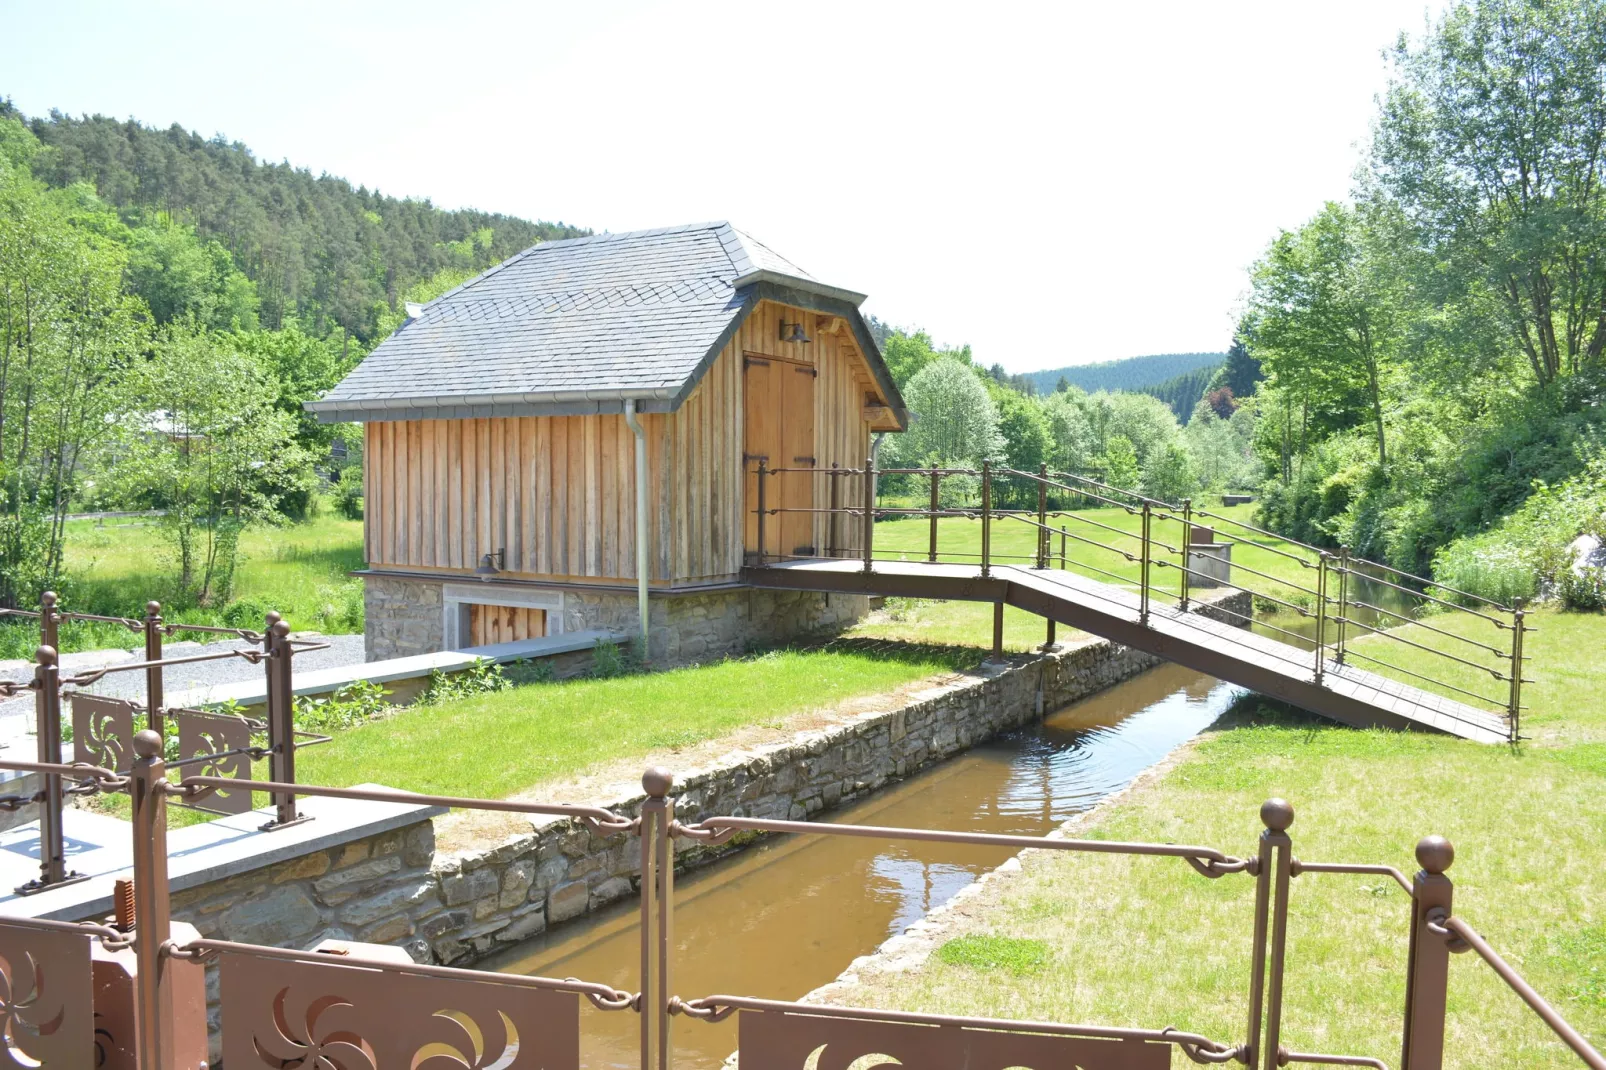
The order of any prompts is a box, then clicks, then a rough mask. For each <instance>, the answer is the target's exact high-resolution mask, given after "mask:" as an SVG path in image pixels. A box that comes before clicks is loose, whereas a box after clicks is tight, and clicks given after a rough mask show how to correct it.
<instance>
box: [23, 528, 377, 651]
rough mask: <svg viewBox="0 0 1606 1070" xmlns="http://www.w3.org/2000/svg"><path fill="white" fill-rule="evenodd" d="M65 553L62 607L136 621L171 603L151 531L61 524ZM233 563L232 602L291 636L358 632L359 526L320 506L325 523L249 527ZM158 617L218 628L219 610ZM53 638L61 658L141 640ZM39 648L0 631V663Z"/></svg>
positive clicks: (82, 630) (112, 629)
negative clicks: (270, 618)
mask: <svg viewBox="0 0 1606 1070" xmlns="http://www.w3.org/2000/svg"><path fill="white" fill-rule="evenodd" d="M114 525H116V526H114ZM66 546H67V574H68V576H69V577H70V578H71V579H70V582H69V583H68V584H67V585H65V589H64V591H63V592H62V593H63V602H62V608H63V609H67V610H76V611H78V612H81V613H99V614H104V615H107V616H129V617H137V616H141V615H143V613H144V607H145V603H146V602H148V601H150V600H151V599H152V598H155V599H157V600H158V601H162V602H171V601H172V594H173V571H174V570H173V569H171V568H169V567H168V565H167V559H168V558H167V555H168V549H167V544H166V543H165V542H163V541H162V539H161V536H160V534H159V533H158V530H157V528H156V526H155V525H154V524H150V523H138V524H127V522H125V521H117V520H113V521H108V522H107V523H106V524H104V525H101V524H98V523H97V522H95V521H92V520H77V521H73V522H71V523H69V524H68V525H67V541H66ZM240 557H241V561H240V565H239V571H238V572H237V573H236V576H235V585H234V598H235V599H236V600H239V599H250V600H253V601H256V602H260V603H261V604H262V605H264V606H266V607H269V608H274V609H277V610H278V611H279V612H280V613H282V614H284V616H285V618H286V619H287V620H289V621H290V623H291V625H293V626H294V627H296V628H308V629H316V630H318V631H322V632H328V633H331V634H341V633H348V632H360V631H362V623H363V621H362V581H361V580H356V579H352V578H350V577H348V576H347V575H346V573H347V572H350V571H351V570H353V569H359V568H362V567H363V547H362V521H360V520H346V519H344V518H342V517H339V516H336V515H335V514H334V513H333V511H332V510H330V509H328V508H327V507H326V508H325V510H324V512H323V515H321V516H319V517H317V518H315V519H313V520H309V521H306V522H304V523H300V524H287V525H285V526H283V527H259V528H253V529H251V530H250V531H247V532H246V533H245V534H244V535H243V536H242V537H241V538H240ZM166 616H167V617H168V619H170V620H172V619H177V620H181V621H184V622H186V623H190V624H221V623H223V620H222V617H221V614H220V613H219V611H218V609H217V608H212V609H187V610H180V611H178V612H177V613H170V614H166ZM255 623H256V625H258V626H260V624H261V621H256V622H255ZM180 638H197V637H196V636H189V637H184V636H180ZM61 639H62V643H61V645H62V647H63V649H64V650H69V651H71V650H92V649H95V648H97V647H118V646H120V647H128V646H133V645H135V644H136V643H138V642H139V637H138V636H137V635H134V634H133V633H131V632H129V631H128V630H127V629H125V628H121V627H119V626H117V625H108V624H99V623H93V622H81V621H69V622H66V623H65V624H63V625H62V629H61ZM38 645H39V638H38V626H37V625H36V624H35V623H34V622H32V621H27V622H26V623H20V622H19V623H6V624H0V658H20V657H32V656H33V651H34V648H35V647H36V646H38Z"/></svg>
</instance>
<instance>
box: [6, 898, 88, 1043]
mask: <svg viewBox="0 0 1606 1070" xmlns="http://www.w3.org/2000/svg"><path fill="white" fill-rule="evenodd" d="M89 939H90V938H89V937H88V936H87V935H82V934H79V933H72V932H61V931H57V930H53V929H39V928H34V927H32V926H29V925H28V924H27V923H25V922H15V923H13V922H10V921H4V922H0V1070H13V1068H15V1070H36V1068H38V1067H41V1066H43V1067H47V1068H50V1070H55V1068H57V1067H59V1068H60V1070H79V1068H81V1067H91V1066H94V1065H96V1064H95V1049H94V1024H93V1023H94V1020H93V1018H92V1014H91V1010H90V1008H91V1005H92V1002H93V993H94V987H93V982H92V979H91V973H90V955H89Z"/></svg>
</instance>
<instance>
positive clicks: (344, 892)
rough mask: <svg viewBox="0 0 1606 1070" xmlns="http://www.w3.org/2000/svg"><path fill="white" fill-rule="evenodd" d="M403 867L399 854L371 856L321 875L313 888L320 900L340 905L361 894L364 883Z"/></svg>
mask: <svg viewBox="0 0 1606 1070" xmlns="http://www.w3.org/2000/svg"><path fill="white" fill-rule="evenodd" d="M401 868H402V860H401V857H400V856H399V855H391V856H389V857H388V858H370V859H367V860H365V861H362V862H358V863H356V864H355V865H351V866H347V867H346V868H345V869H337V870H335V871H334V872H333V873H330V874H329V875H328V876H325V877H319V878H318V879H317V880H315V881H313V882H312V890H313V892H314V893H315V894H316V895H317V896H318V900H319V901H320V902H322V903H326V904H328V905H329V906H339V905H340V904H341V903H344V902H345V901H346V900H348V899H351V898H353V897H354V896H357V895H359V894H361V893H362V891H363V890H364V889H363V886H364V885H366V884H371V883H373V882H374V881H376V880H379V879H380V878H382V877H387V876H389V875H390V874H392V873H396V872H398V871H399V870H400V869H401Z"/></svg>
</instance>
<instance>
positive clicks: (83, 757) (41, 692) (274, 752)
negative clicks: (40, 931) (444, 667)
mask: <svg viewBox="0 0 1606 1070" xmlns="http://www.w3.org/2000/svg"><path fill="white" fill-rule="evenodd" d="M0 613H4V614H5V615H8V616H17V617H27V618H33V619H37V620H38V621H39V638H40V645H39V647H38V649H37V650H36V651H35V656H34V661H35V665H34V674H33V679H31V680H28V681H25V682H21V683H17V682H12V681H0V697H11V696H14V695H16V694H19V693H20V692H23V691H31V692H32V693H33V695H34V722H35V723H34V730H35V736H36V739H37V741H38V754H39V762H40V763H43V764H45V765H58V764H61V763H62V759H63V754H62V736H63V718H62V702H63V700H66V701H67V702H69V703H70V704H71V706H72V721H71V727H72V740H73V758H74V762H75V763H76V764H80V765H86V766H90V767H99V766H109V767H110V768H113V769H117V768H126V766H127V764H128V763H129V762H130V761H132V759H133V754H134V747H133V741H134V734H135V733H134V717H135V715H136V714H141V715H143V716H144V717H145V720H146V724H147V726H148V727H149V728H150V730H151V731H153V732H155V733H156V734H157V736H158V737H160V738H162V739H163V740H164V741H165V740H166V739H167V737H168V736H170V735H171V734H172V733H171V732H170V731H169V726H168V721H169V720H170V719H172V720H173V721H174V722H175V724H176V727H177V728H178V742H179V758H178V760H177V761H176V762H175V764H176V765H191V764H201V765H203V766H205V767H206V768H210V769H213V770H216V771H226V772H228V773H230V774H231V775H232V776H233V777H234V779H235V781H236V787H235V788H234V790H232V791H229V792H225V793H224V794H223V795H222V796H220V801H221V804H222V805H221V806H220V807H198V808H199V809H205V810H208V811H209V812H212V813H244V812H247V811H249V810H250V809H251V786H250V783H249V782H250V780H251V762H252V761H253V760H260V759H262V758H267V759H268V761H269V766H270V771H271V772H270V778H271V779H272V780H274V781H277V782H280V783H285V784H293V783H294V782H295V754H296V751H297V750H299V749H303V748H305V747H308V746H315V745H317V744H319V743H326V742H328V741H329V739H330V737H328V736H319V735H314V734H312V733H307V732H299V731H297V730H296V728H295V723H294V704H295V700H294V693H293V686H292V683H291V680H292V674H293V668H292V662H293V660H294V655H295V653H296V652H297V651H298V650H299V651H302V652H306V651H312V650H322V649H326V648H327V647H328V645H329V644H327V643H316V642H309V641H306V640H296V639H291V638H290V626H289V625H288V624H287V623H285V621H284V620H283V619H282V618H281V617H280V615H279V614H278V613H271V612H270V613H268V614H267V616H266V618H265V619H264V626H263V629H262V631H260V632H255V631H251V630H250V629H247V628H220V627H214V626H211V625H197V624H180V623H172V622H168V621H164V620H163V619H162V607H161V604H160V603H158V602H147V603H146V605H145V615H144V616H143V617H142V618H139V619H135V618H132V617H108V616H101V615H99V614H93V613H69V612H64V611H63V610H62V609H61V608H60V606H59V604H58V599H57V597H56V595H55V593H54V592H51V591H46V592H45V593H44V594H43V595H42V596H41V597H40V600H39V609H38V610H37V611H35V610H15V609H12V610H3V611H0ZM69 620H87V621H101V622H110V623H114V624H121V625H123V626H124V627H126V628H127V629H128V630H129V631H131V632H135V633H140V634H142V635H143V636H144V651H145V656H144V658H143V659H141V660H139V661H132V662H124V663H122V664H117V665H108V666H105V667H102V668H99V669H90V670H86V671H84V672H79V673H74V674H71V675H63V673H62V671H61V666H60V657H59V654H58V650H59V648H60V638H59V637H60V626H61V623H62V622H63V621H69ZM178 632H198V633H206V634H213V635H230V636H234V637H236V638H239V639H243V640H245V641H247V642H249V643H254V644H260V645H261V647H262V649H261V650H254V649H245V650H224V651H219V652H215V653H204V654H189V655H184V656H181V657H164V656H163V650H162V644H163V639H164V637H169V636H172V635H174V634H176V633H178ZM230 658H240V659H243V660H245V661H248V662H250V663H252V664H254V665H261V666H262V667H263V671H264V675H265V682H266V685H267V691H266V710H267V717H266V719H265V720H263V721H257V720H254V719H251V718H245V717H238V716H232V715H226V714H218V713H214V712H210V711H206V710H194V709H184V708H178V707H171V706H168V705H166V704H165V686H164V685H165V681H164V675H165V670H166V669H167V668H169V667H171V666H174V665H192V664H197V663H200V662H208V661H222V660H227V659H230ZM125 672H142V673H144V675H145V701H144V703H138V702H135V701H132V700H127V699H118V698H108V697H105V696H101V695H96V694H94V693H92V692H89V691H86V690H84V688H87V687H89V686H91V685H93V684H95V683H96V682H98V681H100V680H102V679H104V678H105V677H107V676H111V675H114V674H117V673H125ZM262 733H265V734H266V737H267V740H266V745H265V746H258V745H254V743H253V740H252V737H253V735H256V734H262ZM164 745H165V744H164ZM80 793H82V792H81V786H79V787H72V786H67V785H64V784H63V782H62V780H61V777H60V776H59V775H56V774H53V773H45V774H43V783H42V786H41V788H40V789H39V790H38V791H36V792H33V793H32V794H30V795H28V796H25V797H24V796H17V795H6V796H0V809H9V810H13V811H15V810H17V809H20V808H21V807H23V806H27V805H32V804H38V806H39V859H40V862H39V876H38V877H37V878H35V879H34V880H30V881H28V882H27V883H26V884H24V885H22V886H21V887H19V888H17V889H16V891H17V893H18V894H20V895H32V894H34V893H37V892H42V891H45V890H46V889H49V888H53V887H57V886H59V885H63V884H70V883H74V882H76V881H79V880H83V879H85V877H84V875H83V874H81V873H76V872H74V871H72V870H71V869H70V868H69V867H68V865H67V858H66V837H65V831H64V829H63V811H64V807H65V802H66V799H67V798H68V797H69V796H71V795H74V794H80ZM273 799H274V806H275V816H274V819H273V820H272V821H270V822H269V823H268V825H267V826H265V827H267V828H282V827H285V826H288V825H293V824H297V823H298V822H300V821H301V820H303V818H302V817H301V815H300V814H299V813H298V811H297V809H296V803H295V793H294V792H293V791H290V790H278V791H276V792H275V794H274V796H273Z"/></svg>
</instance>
